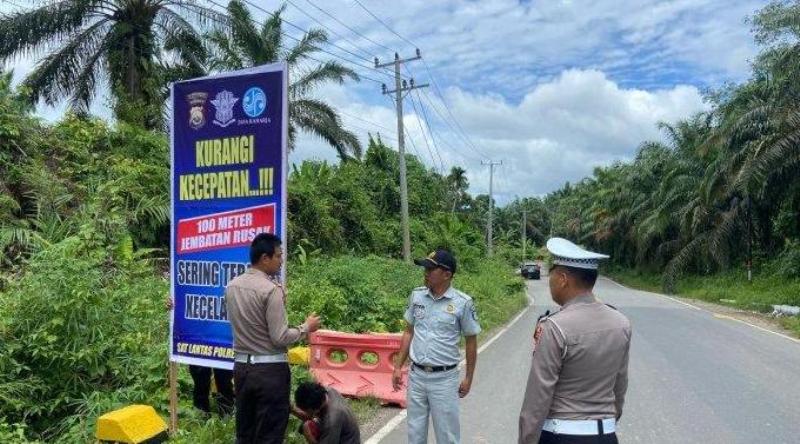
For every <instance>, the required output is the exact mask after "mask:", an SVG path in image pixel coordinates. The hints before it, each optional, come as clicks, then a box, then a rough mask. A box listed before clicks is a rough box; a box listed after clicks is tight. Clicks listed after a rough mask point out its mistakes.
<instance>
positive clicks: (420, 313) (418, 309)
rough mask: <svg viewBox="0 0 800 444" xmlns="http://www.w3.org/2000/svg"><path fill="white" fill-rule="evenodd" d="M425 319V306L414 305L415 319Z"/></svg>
mask: <svg viewBox="0 0 800 444" xmlns="http://www.w3.org/2000/svg"><path fill="white" fill-rule="evenodd" d="M424 317H425V306H424V305H421V304H414V319H423V318H424Z"/></svg>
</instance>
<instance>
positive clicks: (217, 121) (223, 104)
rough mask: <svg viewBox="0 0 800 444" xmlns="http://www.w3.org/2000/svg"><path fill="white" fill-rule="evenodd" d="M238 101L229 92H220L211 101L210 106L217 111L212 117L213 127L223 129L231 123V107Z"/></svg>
mask: <svg viewBox="0 0 800 444" xmlns="http://www.w3.org/2000/svg"><path fill="white" fill-rule="evenodd" d="M238 101H239V98H238V97H236V96H234V95H233V93H232V92H230V91H226V90H222V91H220V92H218V93H217V95H216V97H215V98H214V100H212V101H211V104H212V105H214V107H215V108H216V109H217V112H216V114H215V116H214V125H219V126H221V127H223V128H225V127H226V126H228V125H230V124H231V123H233V122H234V120H233V106H234V105H236V102H238Z"/></svg>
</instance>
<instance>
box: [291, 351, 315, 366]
mask: <svg viewBox="0 0 800 444" xmlns="http://www.w3.org/2000/svg"><path fill="white" fill-rule="evenodd" d="M310 360H311V349H310V348H308V347H294V348H291V349H289V364H292V365H308V363H309V361H310Z"/></svg>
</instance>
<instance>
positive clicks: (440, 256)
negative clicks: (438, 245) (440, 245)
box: [414, 250, 456, 274]
mask: <svg viewBox="0 0 800 444" xmlns="http://www.w3.org/2000/svg"><path fill="white" fill-rule="evenodd" d="M414 263H415V264H417V265H419V266H421V267H425V268H434V267H440V268H444V269H445V270H448V271H450V272H452V273H453V274H455V273H456V258H455V256H453V253H451V252H449V251H447V250H436V251H434V252H432V253H431V254H429V255H428V257H425V258H422V259H414Z"/></svg>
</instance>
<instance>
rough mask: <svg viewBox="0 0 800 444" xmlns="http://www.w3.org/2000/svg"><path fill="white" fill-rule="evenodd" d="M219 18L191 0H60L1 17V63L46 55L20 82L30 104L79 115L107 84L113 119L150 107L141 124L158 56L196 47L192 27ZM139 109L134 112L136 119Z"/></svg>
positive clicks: (154, 91)
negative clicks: (66, 105) (65, 107)
mask: <svg viewBox="0 0 800 444" xmlns="http://www.w3.org/2000/svg"><path fill="white" fill-rule="evenodd" d="M212 19H213V20H216V21H222V20H224V16H222V15H220V14H218V13H216V12H214V11H213V10H211V9H209V8H206V7H204V6H200V5H199V4H198V3H197V2H196V1H195V0H63V1H58V2H49V1H48V2H42V5H41V6H39V7H38V8H36V9H33V10H30V11H25V12H16V13H12V14H9V15H6V16H3V17H2V18H0V61H2V62H6V61H8V60H10V59H12V58H14V57H18V56H22V55H34V56H41V55H44V56H45V57H44V58H43V59H42V60H41V61H40V62H39V63H38V64H37V65H36V68H35V69H34V71H33V72H31V73H30V75H28V77H27V78H26V79H25V81H24V86H25V87H26V88H27V89H28V91H29V92H30V99H31V100H32V101H35V100H38V99H39V98H42V99H44V101H45V102H46V103H47V104H50V105H54V104H56V103H58V102H60V101H61V100H62V99H69V100H70V102H71V104H72V106H73V108H75V109H77V110H80V111H85V110H87V109H88V107H89V105H90V103H91V102H92V99H93V98H94V97H95V94H96V93H97V90H98V88H97V85H98V83H99V82H101V81H102V80H107V83H108V86H109V87H110V88H111V91H112V94H113V95H114V97H115V99H116V104H115V105H116V106H117V107H119V108H115V112H116V113H117V117H124V116H120V114H123V113H124V111H123V110H130V109H132V108H133V107H141V106H146V107H151V108H149V110H148V111H149V113H150V114H153V115H154V116H153V117H151V118H147V116H146V115H145V116H144V117H145V122H143V123H145V124H146V125H147V126H150V127H154V126H156V125H157V124H158V120H160V107H161V104H162V103H161V97H162V95H161V94H160V91H159V88H160V85H159V84H158V83H159V75H158V74H159V73H158V69H157V67H158V64H157V59H158V58H159V57H161V56H162V50H163V49H164V48H166V47H168V48H172V49H173V52H174V53H175V55H177V56H178V57H180V56H181V54H182V53H183V52H184V51H186V50H192V49H194V48H197V47H198V46H201V39H200V35H199V34H198V32H197V30H196V29H195V24H203V23H205V22H206V21H207V20H212ZM141 113H142V112H141V111H140V114H141Z"/></svg>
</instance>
